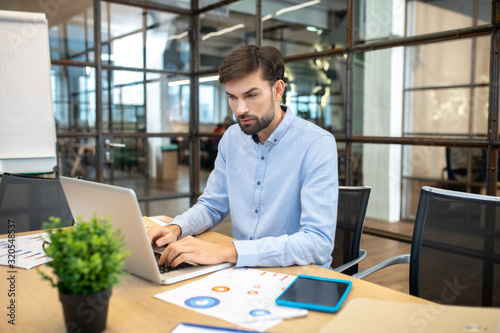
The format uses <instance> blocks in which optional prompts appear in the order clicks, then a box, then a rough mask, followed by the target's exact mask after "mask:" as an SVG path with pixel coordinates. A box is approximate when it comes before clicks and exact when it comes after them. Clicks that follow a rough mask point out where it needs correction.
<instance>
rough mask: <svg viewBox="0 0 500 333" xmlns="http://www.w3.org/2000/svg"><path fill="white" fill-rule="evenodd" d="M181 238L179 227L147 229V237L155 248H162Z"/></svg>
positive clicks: (167, 226) (173, 225) (169, 226)
mask: <svg viewBox="0 0 500 333" xmlns="http://www.w3.org/2000/svg"><path fill="white" fill-rule="evenodd" d="M180 236H181V227H179V226H178V225H175V224H172V225H166V226H164V227H160V226H154V227H152V228H148V237H149V241H150V242H151V243H153V242H154V243H155V245H156V246H163V245H167V244H170V243H173V242H175V241H176V240H177V239H178V238H179V237H180Z"/></svg>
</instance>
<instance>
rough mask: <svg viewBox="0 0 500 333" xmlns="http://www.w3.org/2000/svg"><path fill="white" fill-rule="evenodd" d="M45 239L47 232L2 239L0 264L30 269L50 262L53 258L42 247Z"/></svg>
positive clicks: (0, 243)
mask: <svg viewBox="0 0 500 333" xmlns="http://www.w3.org/2000/svg"><path fill="white" fill-rule="evenodd" d="M10 240H13V241H10ZM45 240H48V235H47V233H41V234H33V235H25V236H16V237H15V238H2V239H0V265H2V266H10V265H11V264H12V266H13V267H18V268H25V269H30V268H33V267H36V266H39V265H43V264H45V263H47V262H49V261H50V260H52V259H51V258H47V256H45V252H44V251H43V247H42V244H43V242H44V241H45ZM12 244H14V245H15V247H14V248H12ZM9 246H10V247H9Z"/></svg>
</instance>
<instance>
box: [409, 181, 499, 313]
mask: <svg viewBox="0 0 500 333" xmlns="http://www.w3.org/2000/svg"><path fill="white" fill-rule="evenodd" d="M410 294H412V295H416V296H419V297H422V298H425V299H428V300H432V301H436V302H439V303H442V304H454V305H468V306H495V307H498V306H500V198H498V197H493V196H485V195H478V194H470V193H463V192H456V191H449V190H441V189H435V188H432V187H423V188H422V190H421V193H420V199H419V205H418V210H417V216H416V220H415V227H414V231H413V240H412V249H411V255H410Z"/></svg>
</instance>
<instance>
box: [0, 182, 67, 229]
mask: <svg viewBox="0 0 500 333" xmlns="http://www.w3.org/2000/svg"><path fill="white" fill-rule="evenodd" d="M51 216H54V217H60V218H61V222H62V223H63V226H71V225H72V224H73V216H72V214H71V210H70V208H69V205H68V202H67V201H66V196H65V195H64V192H63V189H62V186H61V183H60V181H59V178H42V177H35V176H28V175H13V174H8V173H4V174H3V175H2V178H1V180H0V234H6V233H8V232H11V231H12V229H11V230H9V227H8V225H9V224H10V225H15V232H16V233H17V232H24V231H33V230H41V229H42V224H43V222H49V218H50V217H51ZM9 220H11V222H10V223H9ZM12 221H13V222H12Z"/></svg>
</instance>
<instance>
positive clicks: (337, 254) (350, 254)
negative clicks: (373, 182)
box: [331, 186, 371, 275]
mask: <svg viewBox="0 0 500 333" xmlns="http://www.w3.org/2000/svg"><path fill="white" fill-rule="evenodd" d="M370 193H371V187H369V186H339V201H338V213H337V229H336V231H335V247H334V249H333V253H332V257H333V261H332V265H331V267H332V268H333V270H334V271H337V272H343V273H345V274H349V275H352V274H354V273H356V272H357V271H358V263H359V262H360V261H361V260H363V259H364V258H365V257H366V251H365V250H363V249H360V246H361V234H362V232H363V225H364V222H365V216H366V209H367V207H368V200H369V199H370Z"/></svg>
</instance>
